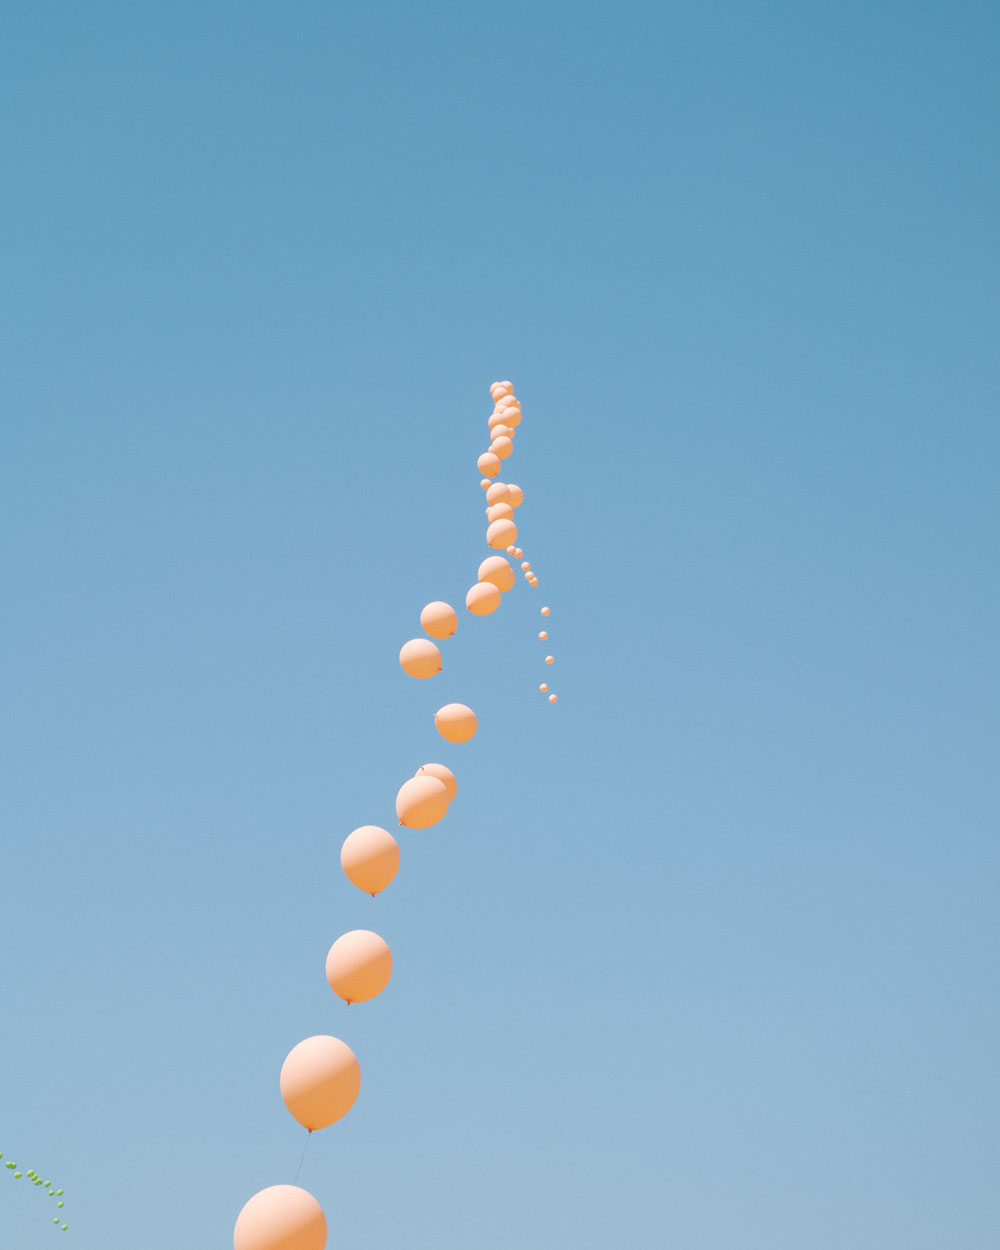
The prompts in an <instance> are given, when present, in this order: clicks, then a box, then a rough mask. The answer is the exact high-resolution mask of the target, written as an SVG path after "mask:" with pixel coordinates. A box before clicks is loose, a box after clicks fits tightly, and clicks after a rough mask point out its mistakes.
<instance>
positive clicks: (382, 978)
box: [326, 929, 392, 1003]
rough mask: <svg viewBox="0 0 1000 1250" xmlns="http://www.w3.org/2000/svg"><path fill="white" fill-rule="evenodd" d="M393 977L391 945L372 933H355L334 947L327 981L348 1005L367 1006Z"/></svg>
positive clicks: (335, 943) (327, 971)
mask: <svg viewBox="0 0 1000 1250" xmlns="http://www.w3.org/2000/svg"><path fill="white" fill-rule="evenodd" d="M391 976H392V951H390V950H389V944H388V943H387V942H386V941H385V940H384V938H380V937H379V935H378V934H377V933H372V931H371V929H352V930H351V931H350V933H344V934H342V935H341V936H340V937H339V938H337V940H336V942H334V944H333V945H332V946H331V947H330V952H329V954H328V955H327V957H326V979H327V980H328V981H329V982H330V989H331V990H333V992H334V993H335V994H336V995H337V997H338V998H342V999H343V1000H344V1002H345V1003H366V1002H368V1000H369V999H371V998H374V997H375V995H376V994H381V993H382V991H383V990H384V989H385V987H386V986H387V985H388V984H389V978H390V977H391Z"/></svg>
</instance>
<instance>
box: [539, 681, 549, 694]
mask: <svg viewBox="0 0 1000 1250" xmlns="http://www.w3.org/2000/svg"><path fill="white" fill-rule="evenodd" d="M548 688H549V683H548V682H547V681H543V682H542V684H541V685H540V686H539V687H538V689H539V690H541V692H542V693H543V694H544V693H545V691H546V690H548Z"/></svg>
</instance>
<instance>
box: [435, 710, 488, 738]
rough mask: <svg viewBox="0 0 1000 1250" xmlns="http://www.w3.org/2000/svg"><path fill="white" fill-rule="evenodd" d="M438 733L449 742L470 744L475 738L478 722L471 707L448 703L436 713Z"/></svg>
mask: <svg viewBox="0 0 1000 1250" xmlns="http://www.w3.org/2000/svg"><path fill="white" fill-rule="evenodd" d="M434 724H435V726H436V728H437V731H438V733H439V734H440V735H441V737H442V738H444V739H445V740H446V741H447V742H468V741H469V739H470V738H472V737H474V736H475V733H476V729H477V727H478V722H477V720H476V714H475V712H474V711H473V710H472V708H471V707H466V706H465V704H464V703H446V704H445V705H444V707H442V708H438V710H437V711H436V712H435V713H434Z"/></svg>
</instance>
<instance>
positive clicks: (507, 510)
mask: <svg viewBox="0 0 1000 1250" xmlns="http://www.w3.org/2000/svg"><path fill="white" fill-rule="evenodd" d="M513 515H514V509H513V508H512V507H511V506H510V504H509V503H491V504H490V506H489V507H488V508H487V509H486V519H487V521H489V523H490V524H491V525H492V524H493V522H494V521H509V520H510V519H511V517H512V516H513Z"/></svg>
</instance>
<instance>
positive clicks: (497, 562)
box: [478, 556, 516, 590]
mask: <svg viewBox="0 0 1000 1250" xmlns="http://www.w3.org/2000/svg"><path fill="white" fill-rule="evenodd" d="M478 576H479V580H480V581H481V582H492V583H493V585H494V586H496V588H497V589H498V590H510V588H511V587H512V586H513V585H514V582H515V581H516V578H515V576H514V570H513V569H512V568H511V567H510V565H509V564H508V563H507V561H506V560H505V559H504V558H503V556H487V557H486V559H485V560H484V561H483V562H482V564H481V565H480V566H479V574H478Z"/></svg>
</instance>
